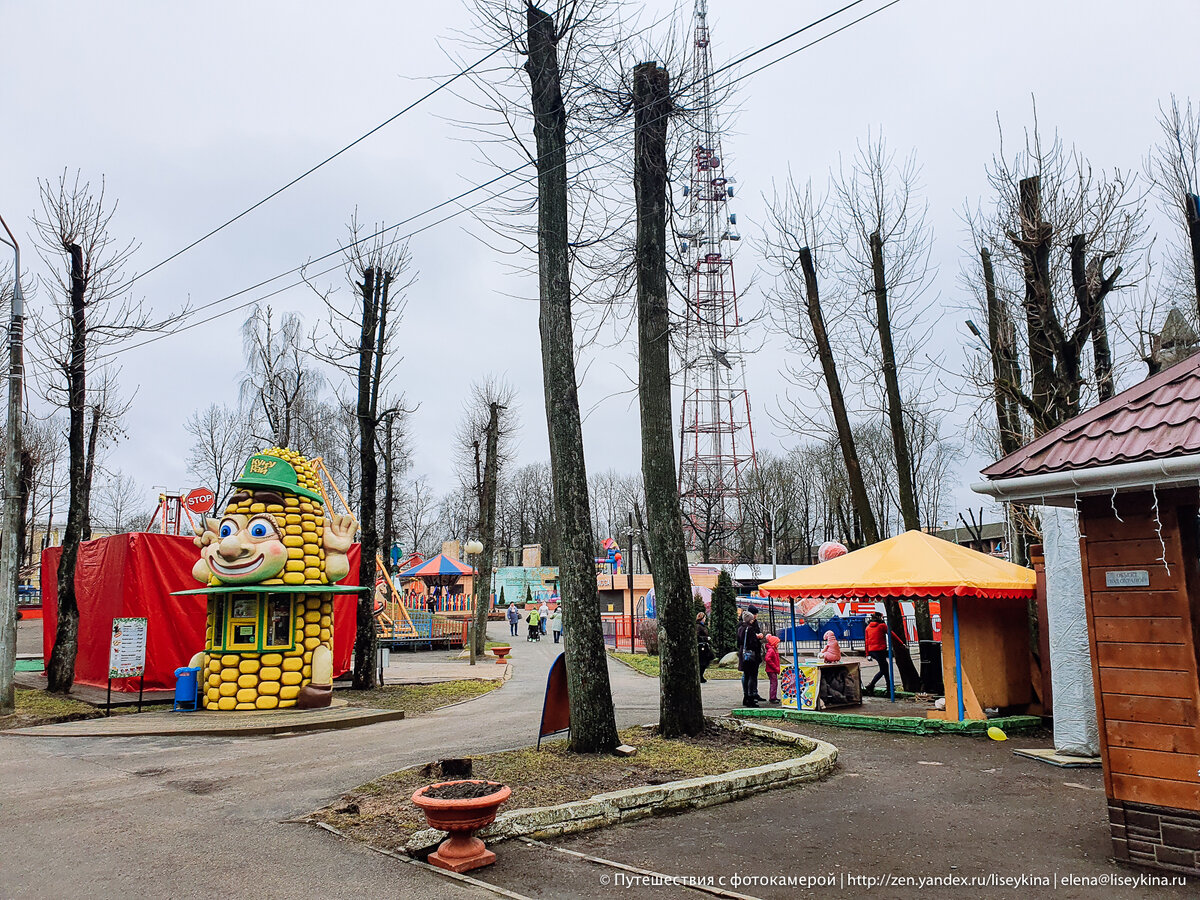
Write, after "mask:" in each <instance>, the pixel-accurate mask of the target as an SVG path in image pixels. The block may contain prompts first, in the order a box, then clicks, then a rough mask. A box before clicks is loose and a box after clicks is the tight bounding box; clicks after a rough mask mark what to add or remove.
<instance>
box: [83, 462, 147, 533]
mask: <svg viewBox="0 0 1200 900" xmlns="http://www.w3.org/2000/svg"><path fill="white" fill-rule="evenodd" d="M94 493H95V495H96V499H97V500H98V501H99V503H98V515H97V516H96V519H97V521H98V522H99V523H100V524H101V525H102V526H104V528H106V529H107V530H109V531H111V532H112V533H113V534H123V533H125V532H128V531H139V530H140V529H141V527H143V526H144V525H145V523H146V520H147V519H149V518H150V515H149V510H148V509H147V503H146V494H145V493H144V491H143V490H142V488H141V486H140V485H138V483H137V481H136V480H135V479H133V478H131V477H130V476H129V475H126V474H125V473H124V472H122V471H121V470H120V469H117V470H116V471H115V472H111V473H107V477H104V478H103V479H102V480H101V481H100V483H99V485H98V486H97V488H96V490H95V492H94Z"/></svg>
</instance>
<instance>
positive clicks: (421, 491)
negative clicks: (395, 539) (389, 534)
mask: <svg viewBox="0 0 1200 900" xmlns="http://www.w3.org/2000/svg"><path fill="white" fill-rule="evenodd" d="M434 509H435V507H434V500H433V495H432V494H431V493H430V490H429V482H428V481H427V480H426V479H425V476H424V475H421V476H418V477H416V478H412V479H410V480H409V482H408V483H407V485H405V487H404V490H403V495H402V498H401V501H400V527H399V531H398V532H397V534H398V535H399V536H400V543H401V544H402V545H403V547H404V548H405V549H406V550H408V551H409V552H412V553H424V552H426V551H427V550H429V549H430V548H431V542H432V540H433V536H432V535H433V532H432V528H433V516H434Z"/></svg>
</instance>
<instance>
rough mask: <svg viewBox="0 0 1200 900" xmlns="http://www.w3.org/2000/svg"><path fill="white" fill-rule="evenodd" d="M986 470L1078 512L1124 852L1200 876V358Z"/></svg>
mask: <svg viewBox="0 0 1200 900" xmlns="http://www.w3.org/2000/svg"><path fill="white" fill-rule="evenodd" d="M983 474H984V476H985V477H986V478H987V479H988V481H987V482H985V483H983V484H980V485H977V486H976V490H979V491H981V492H983V493H987V494H991V495H992V496H994V497H997V498H999V499H1003V500H1014V501H1020V502H1023V503H1033V504H1048V505H1058V506H1073V507H1075V508H1076V509H1077V510H1078V515H1079V525H1080V535H1081V538H1080V545H1081V563H1082V566H1083V582H1084V595H1085V602H1086V611H1087V624H1088V638H1089V642H1090V648H1091V658H1092V673H1093V680H1094V684H1095V691H1096V711H1097V716H1098V720H1099V727H1100V745H1101V757H1102V761H1103V765H1104V786H1105V791H1106V793H1107V795H1108V812H1109V822H1110V827H1111V832H1112V842H1113V853H1114V855H1115V856H1116V857H1117V858H1118V859H1123V860H1128V861H1130V862H1136V863H1140V864H1143V865H1151V866H1157V867H1161V868H1165V869H1171V870H1175V871H1182V872H1188V873H1190V874H1200V677H1198V675H1197V647H1198V646H1200V518H1198V517H1200V357H1193V358H1192V359H1190V360H1186V361H1184V362H1182V363H1179V364H1178V365H1176V366H1173V367H1172V368H1170V369H1167V370H1165V371H1163V372H1160V373H1159V374H1158V375H1155V376H1153V377H1152V378H1150V379H1148V380H1147V381H1145V382H1143V383H1142V384H1140V385H1138V386H1136V387H1134V388H1131V389H1130V390H1128V391H1125V392H1124V393H1122V394H1120V395H1118V396H1116V397H1114V398H1112V399H1111V400H1109V401H1107V402H1105V403H1102V404H1100V405H1099V406H1097V407H1095V408H1094V409H1092V410H1089V411H1088V412H1086V413H1083V414H1082V415H1080V416H1077V417H1076V418H1074V419H1072V420H1070V421H1069V422H1066V423H1064V424H1063V425H1061V426H1060V427H1058V428H1056V429H1054V430H1052V431H1050V432H1048V433H1047V434H1045V435H1043V436H1042V437H1041V438H1039V439H1038V440H1036V441H1034V442H1033V443H1031V444H1029V445H1028V446H1026V447H1024V448H1022V449H1021V450H1019V451H1017V452H1016V453H1014V454H1011V455H1010V456H1008V457H1006V458H1005V459H1002V460H1000V461H999V462H998V463H996V464H995V465H993V466H991V467H989V468H988V469H985V470H984V472H983ZM1051 664H1052V665H1053V660H1052V661H1051Z"/></svg>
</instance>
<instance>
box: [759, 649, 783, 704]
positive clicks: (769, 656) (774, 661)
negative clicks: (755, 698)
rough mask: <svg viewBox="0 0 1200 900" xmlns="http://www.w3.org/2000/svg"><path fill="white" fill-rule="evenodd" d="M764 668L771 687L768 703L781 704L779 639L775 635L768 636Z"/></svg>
mask: <svg viewBox="0 0 1200 900" xmlns="http://www.w3.org/2000/svg"><path fill="white" fill-rule="evenodd" d="M763 663H764V666H763V668H764V669H765V670H766V673H767V681H768V682H770V685H771V695H770V698H769V699H768V701H767V702H768V703H778V702H779V638H778V637H776V636H775V635H773V634H768V635H767V652H766V653H765V654H764V655H763Z"/></svg>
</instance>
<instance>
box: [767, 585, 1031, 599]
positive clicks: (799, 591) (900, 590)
mask: <svg viewBox="0 0 1200 900" xmlns="http://www.w3.org/2000/svg"><path fill="white" fill-rule="evenodd" d="M759 595H760V596H762V597H768V598H772V597H773V598H778V599H781V600H786V599H788V598H789V597H821V598H834V597H855V598H863V599H872V598H880V599H881V598H884V597H935V598H936V597H979V598H981V599H985V600H1028V599H1030V598H1032V597H1036V596H1037V590H1036V589H1035V588H1032V587H1030V588H980V587H974V586H972V585H969V584H957V585H932V584H929V585H921V586H920V587H909V586H893V587H883V586H881V585H874V586H870V587H852V588H792V589H787V588H784V589H777V590H766V591H764V590H762V589H761V588H759Z"/></svg>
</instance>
